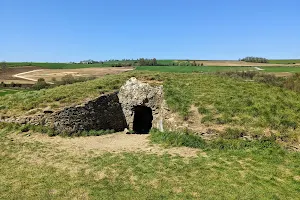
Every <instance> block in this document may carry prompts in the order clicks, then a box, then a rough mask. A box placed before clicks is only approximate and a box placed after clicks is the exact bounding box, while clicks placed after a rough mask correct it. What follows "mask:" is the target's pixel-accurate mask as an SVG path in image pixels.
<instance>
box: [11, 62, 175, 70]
mask: <svg viewBox="0 0 300 200" xmlns="http://www.w3.org/2000/svg"><path fill="white" fill-rule="evenodd" d="M134 62H136V60H130V61H107V62H104V63H103V64H101V63H96V64H71V63H36V62H8V63H6V64H7V66H8V67H23V66H36V67H43V68H47V69H79V68H92V67H95V68H97V67H111V66H112V65H113V64H118V63H131V64H134ZM157 62H158V64H161V65H168V64H171V63H173V60H157Z"/></svg>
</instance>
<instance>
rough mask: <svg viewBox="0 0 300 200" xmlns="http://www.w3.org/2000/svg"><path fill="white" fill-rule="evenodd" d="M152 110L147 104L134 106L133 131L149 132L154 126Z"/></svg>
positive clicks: (139, 132)
mask: <svg viewBox="0 0 300 200" xmlns="http://www.w3.org/2000/svg"><path fill="white" fill-rule="evenodd" d="M152 120H153V116H152V110H151V108H149V107H146V106H136V107H135V108H134V118H133V131H134V132H135V133H137V134H148V133H149V132H150V130H151V128H152Z"/></svg>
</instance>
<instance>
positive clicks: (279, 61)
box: [269, 59, 300, 64]
mask: <svg viewBox="0 0 300 200" xmlns="http://www.w3.org/2000/svg"><path fill="white" fill-rule="evenodd" d="M269 63H271V64H293V63H300V59H286V60H285V59H283V60H269Z"/></svg>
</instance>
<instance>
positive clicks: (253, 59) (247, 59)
mask: <svg viewBox="0 0 300 200" xmlns="http://www.w3.org/2000/svg"><path fill="white" fill-rule="evenodd" d="M240 60H241V61H244V62H254V63H268V62H269V60H268V59H266V58H261V57H252V56H248V57H245V58H243V59H240Z"/></svg>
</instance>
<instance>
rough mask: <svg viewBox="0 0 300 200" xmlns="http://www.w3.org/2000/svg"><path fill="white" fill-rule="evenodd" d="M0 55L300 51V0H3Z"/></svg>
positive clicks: (59, 57) (73, 57)
mask: <svg viewBox="0 0 300 200" xmlns="http://www.w3.org/2000/svg"><path fill="white" fill-rule="evenodd" d="M0 8H1V12H0V25H1V28H0V45H1V46H0V60H6V61H36V62H37V61H47V62H65V61H79V60H83V59H94V60H106V59H122V58H130V59H131V58H140V57H145V58H152V57H156V58H158V59H238V58H241V57H245V56H262V57H267V58H286V59H287V58H298V59H300V12H299V8H300V1H299V0H285V1H283V0H280V1H279V0H251V1H250V0H248V1H246V0H245V1H244V0H145V1H144V0H127V1H125V0H0Z"/></svg>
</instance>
